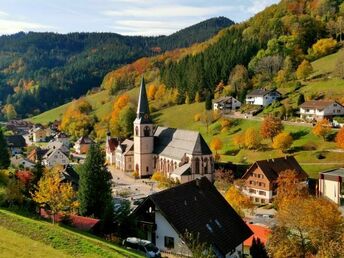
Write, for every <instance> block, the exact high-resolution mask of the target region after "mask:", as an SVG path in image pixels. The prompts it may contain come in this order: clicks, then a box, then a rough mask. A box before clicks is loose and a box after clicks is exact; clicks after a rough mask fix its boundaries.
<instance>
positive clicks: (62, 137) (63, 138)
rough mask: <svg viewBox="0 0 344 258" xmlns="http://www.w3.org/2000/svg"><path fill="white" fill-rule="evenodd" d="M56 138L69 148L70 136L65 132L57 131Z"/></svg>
mask: <svg viewBox="0 0 344 258" xmlns="http://www.w3.org/2000/svg"><path fill="white" fill-rule="evenodd" d="M54 139H55V141H57V142H62V143H63V144H64V145H65V146H66V147H67V148H69V144H70V141H69V137H68V136H67V135H66V134H65V133H63V132H59V133H57V134H56V135H55V137H54Z"/></svg>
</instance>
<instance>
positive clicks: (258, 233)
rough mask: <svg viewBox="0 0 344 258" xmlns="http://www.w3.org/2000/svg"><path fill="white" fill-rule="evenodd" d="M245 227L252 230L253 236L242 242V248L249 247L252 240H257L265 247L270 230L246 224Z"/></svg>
mask: <svg viewBox="0 0 344 258" xmlns="http://www.w3.org/2000/svg"><path fill="white" fill-rule="evenodd" d="M247 226H248V227H249V228H250V229H251V230H252V232H253V235H252V236H250V237H249V238H247V239H246V240H245V241H244V246H251V245H252V240H253V238H256V239H257V238H259V239H260V241H261V242H262V243H263V244H264V245H266V242H267V241H268V239H269V237H270V235H271V232H272V231H271V229H269V228H267V227H263V226H259V225H253V224H247Z"/></svg>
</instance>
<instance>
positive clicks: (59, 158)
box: [42, 148, 70, 167]
mask: <svg viewBox="0 0 344 258" xmlns="http://www.w3.org/2000/svg"><path fill="white" fill-rule="evenodd" d="M69 162H70V161H69V158H68V157H67V155H66V154H65V153H64V152H63V151H62V150H61V149H55V148H53V149H50V150H49V151H48V152H47V153H45V154H44V156H43V159H42V163H43V165H44V166H47V167H53V166H56V165H67V164H69Z"/></svg>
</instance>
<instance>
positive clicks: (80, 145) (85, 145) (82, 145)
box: [74, 136, 93, 154]
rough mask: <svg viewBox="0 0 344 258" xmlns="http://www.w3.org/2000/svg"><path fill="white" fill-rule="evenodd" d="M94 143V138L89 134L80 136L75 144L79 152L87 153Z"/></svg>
mask: <svg viewBox="0 0 344 258" xmlns="http://www.w3.org/2000/svg"><path fill="white" fill-rule="evenodd" d="M92 143H93V141H92V139H91V138H89V137H87V136H82V137H80V138H79V139H78V140H77V141H76V142H75V144H74V149H75V152H76V153H77V154H86V153H87V152H88V150H89V148H90V146H91V144H92Z"/></svg>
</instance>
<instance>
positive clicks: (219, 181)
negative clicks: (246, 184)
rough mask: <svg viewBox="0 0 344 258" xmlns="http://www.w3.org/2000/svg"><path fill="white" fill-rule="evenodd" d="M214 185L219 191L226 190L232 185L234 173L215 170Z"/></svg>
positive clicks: (222, 169)
mask: <svg viewBox="0 0 344 258" xmlns="http://www.w3.org/2000/svg"><path fill="white" fill-rule="evenodd" d="M214 176H215V185H216V188H218V189H220V190H227V189H228V187H229V186H230V185H231V184H233V183H234V172H233V171H232V170H228V169H224V168H218V169H216V170H215V173H214Z"/></svg>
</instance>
